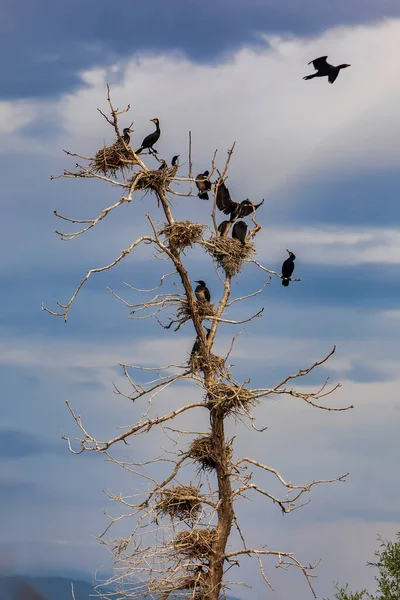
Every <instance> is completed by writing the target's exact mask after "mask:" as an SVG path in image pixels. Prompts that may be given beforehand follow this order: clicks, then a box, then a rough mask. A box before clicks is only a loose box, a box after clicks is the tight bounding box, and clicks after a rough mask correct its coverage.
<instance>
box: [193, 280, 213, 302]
mask: <svg viewBox="0 0 400 600" xmlns="http://www.w3.org/2000/svg"><path fill="white" fill-rule="evenodd" d="M195 283H198V284H199V285H198V286H197V287H196V289H195V290H194V293H195V294H196V298H197V300H198V301H199V302H204V301H206V302H210V300H211V294H210V290H209V289H208V287H207V286H206V283H205V281H203V280H202V279H199V281H195Z"/></svg>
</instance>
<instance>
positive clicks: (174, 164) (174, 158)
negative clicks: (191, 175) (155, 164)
mask: <svg viewBox="0 0 400 600" xmlns="http://www.w3.org/2000/svg"><path fill="white" fill-rule="evenodd" d="M179 157H180V154H175V156H173V157H172V161H171V165H172V166H173V167H179V160H178V158H179Z"/></svg>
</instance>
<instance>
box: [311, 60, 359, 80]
mask: <svg viewBox="0 0 400 600" xmlns="http://www.w3.org/2000/svg"><path fill="white" fill-rule="evenodd" d="M327 58H328V57H327V56H321V57H320V58H316V59H315V60H312V61H310V62H309V63H308V64H309V65H311V63H312V64H313V65H314V69H316V71H317V72H316V73H313V74H312V75H306V76H305V77H303V79H305V80H307V79H313V78H314V77H328V81H329V83H333V82H334V81H335V79H336V77H337V76H338V75H339V71H340V69H345V68H346V67H351V65H347V64H343V65H338V66H337V67H334V66H333V65H330V64H329V63H328V62H326V59H327Z"/></svg>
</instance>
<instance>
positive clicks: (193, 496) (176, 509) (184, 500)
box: [155, 485, 201, 520]
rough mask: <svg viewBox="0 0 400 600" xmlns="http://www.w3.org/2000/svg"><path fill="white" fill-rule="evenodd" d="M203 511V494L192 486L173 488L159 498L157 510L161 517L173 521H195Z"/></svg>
mask: <svg viewBox="0 0 400 600" xmlns="http://www.w3.org/2000/svg"><path fill="white" fill-rule="evenodd" d="M200 509H201V494H200V492H199V490H198V488H196V487H193V486H191V485H180V486H171V487H169V488H166V489H165V490H163V491H162V492H161V493H160V494H159V497H158V502H157V504H156V507H155V510H156V511H157V513H158V514H159V515H161V516H169V517H171V519H180V520H184V519H194V518H196V517H197V515H198V514H199V512H200Z"/></svg>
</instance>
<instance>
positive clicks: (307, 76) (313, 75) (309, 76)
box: [303, 73, 315, 81]
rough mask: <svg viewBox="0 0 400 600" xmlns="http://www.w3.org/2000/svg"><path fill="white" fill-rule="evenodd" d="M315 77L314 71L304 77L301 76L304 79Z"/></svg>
mask: <svg viewBox="0 0 400 600" xmlns="http://www.w3.org/2000/svg"><path fill="white" fill-rule="evenodd" d="M314 77H315V73H313V74H312V75H306V76H305V77H303V79H305V80H306V81H307V79H313V78H314Z"/></svg>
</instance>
